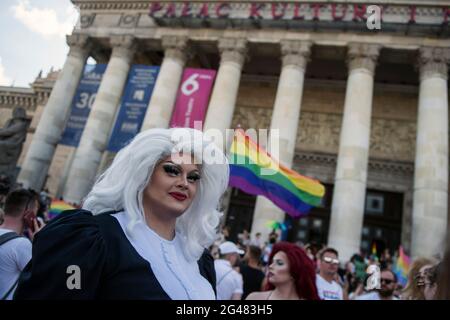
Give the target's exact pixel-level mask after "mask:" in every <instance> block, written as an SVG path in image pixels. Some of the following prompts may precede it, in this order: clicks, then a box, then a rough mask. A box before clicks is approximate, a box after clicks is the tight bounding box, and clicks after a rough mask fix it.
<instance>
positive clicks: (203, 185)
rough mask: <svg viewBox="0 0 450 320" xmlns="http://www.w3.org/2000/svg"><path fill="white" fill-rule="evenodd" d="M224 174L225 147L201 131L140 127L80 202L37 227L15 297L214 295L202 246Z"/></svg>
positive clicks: (209, 235) (210, 236) (214, 221)
mask: <svg viewBox="0 0 450 320" xmlns="http://www.w3.org/2000/svg"><path fill="white" fill-rule="evenodd" d="M194 138H195V143H194ZM205 155H206V156H208V155H214V157H215V158H214V159H213V161H211V160H209V161H203V159H204V157H205ZM209 158H211V156H209ZM206 160H208V159H206ZM228 178H229V167H228V163H227V160H226V157H225V155H224V154H223V153H222V151H221V150H220V149H218V148H217V147H216V146H215V144H214V143H213V142H211V141H209V140H206V138H205V137H204V136H203V133H202V132H201V131H198V130H194V129H189V128H172V129H150V130H146V131H143V132H141V133H139V134H138V135H137V136H136V137H135V138H134V139H133V140H132V141H131V142H130V143H129V144H128V145H127V146H125V147H124V148H123V149H121V150H120V151H119V152H118V153H117V155H116V157H115V158H114V161H113V162H112V164H111V166H110V167H109V168H108V169H107V170H106V171H105V172H104V173H103V174H102V175H101V176H100V177H99V179H98V180H97V181H96V183H95V184H94V186H93V188H92V190H91V192H90V193H89V194H88V195H87V197H86V198H85V199H84V202H83V208H82V209H76V210H70V211H66V212H63V213H61V214H60V215H59V216H58V217H57V218H55V219H53V220H51V222H50V223H49V224H48V225H47V226H46V227H45V228H44V229H43V230H42V231H41V232H40V234H39V236H38V237H37V238H36V239H35V243H34V244H33V257H32V260H31V262H30V263H29V264H28V265H27V267H26V268H25V269H24V271H23V273H22V276H21V278H20V281H19V285H18V288H17V291H16V293H15V296H14V298H15V299H139V300H143V299H157V300H164V299H176V300H179V299H183V300H184V299H186V300H191V299H206V300H207V299H215V298H216V295H215V288H216V281H215V272H214V260H213V258H212V257H211V255H210V254H209V252H208V251H207V248H209V246H210V245H211V244H212V243H213V241H214V239H216V237H217V226H218V224H219V219H220V217H219V216H218V215H217V211H216V208H217V206H218V203H219V200H220V197H221V196H222V194H223V193H224V192H225V190H226V188H227V185H228ZM68 183H70V181H68ZM68 266H72V267H75V268H70V267H69V268H68ZM80 274H81V275H80Z"/></svg>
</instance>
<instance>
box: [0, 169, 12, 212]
mask: <svg viewBox="0 0 450 320" xmlns="http://www.w3.org/2000/svg"><path fill="white" fill-rule="evenodd" d="M11 189H12V183H11V179H10V178H9V177H8V176H7V175H5V174H0V208H3V207H4V205H5V199H6V196H7V195H8V193H9V192H10V191H11Z"/></svg>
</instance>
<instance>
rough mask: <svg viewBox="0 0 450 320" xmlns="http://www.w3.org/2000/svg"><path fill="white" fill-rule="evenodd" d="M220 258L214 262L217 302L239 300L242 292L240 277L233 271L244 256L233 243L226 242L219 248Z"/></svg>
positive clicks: (242, 285) (242, 286)
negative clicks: (240, 257)
mask: <svg viewBox="0 0 450 320" xmlns="http://www.w3.org/2000/svg"><path fill="white" fill-rule="evenodd" d="M219 254H220V258H219V259H217V260H215V261H214V268H215V270H216V290H217V300H240V299H241V297H242V293H243V292H244V284H243V281H242V275H241V274H240V273H239V272H237V271H236V270H234V269H233V267H235V266H236V265H237V262H238V261H239V255H242V254H244V251H243V250H240V249H239V248H238V247H237V246H236V245H235V244H234V243H233V242H231V241H226V242H224V243H222V244H221V245H220V246H219Z"/></svg>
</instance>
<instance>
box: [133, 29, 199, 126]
mask: <svg viewBox="0 0 450 320" xmlns="http://www.w3.org/2000/svg"><path fill="white" fill-rule="evenodd" d="M188 40H189V39H188V38H187V37H180V36H163V37H162V46H163V48H164V49H165V52H164V60H163V62H162V65H161V69H160V70H159V74H158V78H157V79H156V83H155V88H154V89H153V94H152V97H151V98H150V103H149V105H148V108H147V112H146V114H145V118H144V122H143V123H142V128H141V131H144V130H147V129H150V128H168V127H169V123H170V119H171V117H172V111H173V108H174V106H175V99H176V97H177V92H178V87H179V86H180V81H181V77H182V75H183V69H184V65H185V64H186V61H187V60H188V59H189V58H190V56H191V54H190V52H189V48H188Z"/></svg>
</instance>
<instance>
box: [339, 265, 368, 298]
mask: <svg viewBox="0 0 450 320" xmlns="http://www.w3.org/2000/svg"><path fill="white" fill-rule="evenodd" d="M342 289H343V290H342V291H343V292H342V293H343V298H344V300H352V299H353V298H354V297H356V296H357V295H361V294H362V293H363V291H364V288H363V283H362V281H361V280H360V279H359V278H358V276H357V275H356V266H355V264H354V263H353V262H352V261H348V262H347V263H346V264H345V273H344V285H343V288H342Z"/></svg>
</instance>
